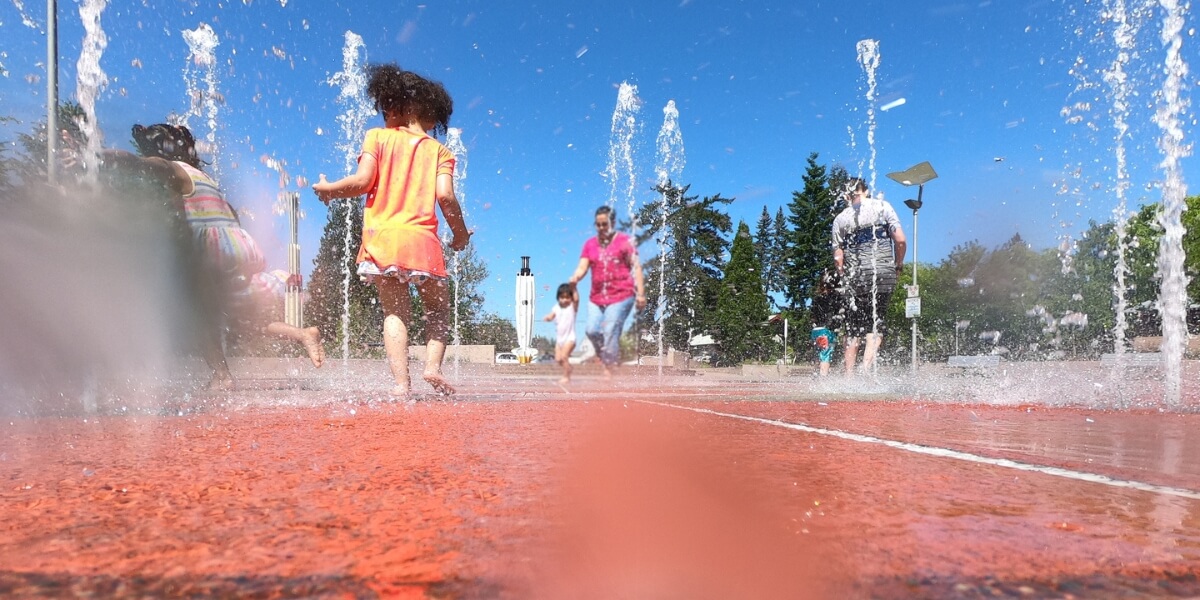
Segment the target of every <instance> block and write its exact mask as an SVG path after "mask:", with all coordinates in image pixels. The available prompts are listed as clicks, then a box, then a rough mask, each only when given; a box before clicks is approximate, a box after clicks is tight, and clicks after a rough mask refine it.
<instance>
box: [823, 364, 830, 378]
mask: <svg viewBox="0 0 1200 600" xmlns="http://www.w3.org/2000/svg"><path fill="white" fill-rule="evenodd" d="M828 374H829V362H828V361H821V377H824V376H826V375H828Z"/></svg>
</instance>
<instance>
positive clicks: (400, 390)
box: [388, 385, 412, 400]
mask: <svg viewBox="0 0 1200 600" xmlns="http://www.w3.org/2000/svg"><path fill="white" fill-rule="evenodd" d="M388 395H389V396H391V397H392V399H393V400H408V399H409V398H410V397H412V394H411V393H409V391H408V386H406V385H398V386H396V387H394V388H392V391H390V392H388Z"/></svg>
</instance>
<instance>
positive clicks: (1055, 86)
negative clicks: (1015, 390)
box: [0, 0, 1200, 335]
mask: <svg viewBox="0 0 1200 600" xmlns="http://www.w3.org/2000/svg"><path fill="white" fill-rule="evenodd" d="M149 4H151V3H143V2H128V1H114V2H111V3H110V5H109V6H108V7H107V8H106V10H105V11H104V12H103V15H102V19H101V24H102V27H103V29H104V30H105V32H106V33H107V35H108V38H109V42H108V47H107V49H106V50H105V52H104V54H103V57H102V58H101V61H100V64H101V67H102V68H103V69H104V70H105V72H106V73H107V75H108V77H109V79H110V83H109V85H108V86H107V88H105V89H104V91H103V92H102V94H101V96H100V99H99V101H98V105H97V114H98V121H99V124H100V126H101V128H102V130H103V133H104V136H105V139H106V143H107V144H108V145H110V146H118V147H126V148H127V147H128V138H129V135H128V131H129V128H130V126H131V125H132V124H134V123H151V122H159V121H163V120H165V119H166V116H167V115H168V114H170V113H172V112H176V113H182V112H184V111H186V109H187V106H188V99H187V94H186V88H185V80H184V70H185V68H186V67H187V64H188V61H187V56H188V46H187V44H186V43H185V41H184V39H183V37H182V34H181V33H182V31H184V30H187V29H195V28H196V27H197V26H199V25H200V24H202V23H206V24H209V25H210V26H211V27H212V28H213V29H214V30H215V31H216V33H217V35H218V36H219V40H220V45H219V46H218V47H217V48H216V50H215V55H216V58H217V63H218V65H219V67H218V69H217V89H218V90H219V92H220V94H221V95H222V96H223V98H224V103H223V104H222V105H221V106H220V108H219V110H218V116H217V122H218V127H217V130H216V134H215V135H216V137H217V142H218V144H219V145H220V146H221V148H222V149H223V154H222V155H221V157H220V159H219V161H218V164H217V167H218V168H219V170H220V171H221V174H222V177H223V180H224V181H223V183H224V185H225V186H226V188H227V189H228V193H229V196H230V200H231V201H232V202H233V203H234V204H235V205H236V206H238V207H239V208H241V209H242V210H243V211H244V212H246V213H248V214H249V215H250V216H251V217H252V219H251V222H250V223H249V228H250V229H251V230H252V231H253V232H254V233H255V234H256V236H257V237H258V239H259V241H260V243H261V244H262V245H263V246H264V248H265V249H266V251H267V253H268V255H269V257H270V259H271V262H272V264H273V265H272V266H275V267H285V266H286V254H285V247H284V244H285V243H286V236H287V224H286V223H285V222H284V219H283V218H282V217H278V216H275V215H274V214H272V212H271V206H272V204H273V202H274V199H275V197H276V194H277V193H278V192H279V191H280V189H281V186H280V180H279V177H278V175H277V174H275V173H274V172H272V171H271V170H269V169H268V168H266V166H264V164H263V162H262V158H263V157H264V156H269V157H272V158H274V159H277V160H281V161H285V162H286V164H287V166H286V170H287V171H288V173H289V174H290V175H291V176H292V179H291V181H289V182H286V185H284V186H283V188H284V189H287V190H296V189H300V190H301V191H302V192H303V195H302V205H303V208H304V210H305V212H306V219H305V220H304V222H303V223H302V226H301V229H302V237H301V243H302V247H303V250H302V263H303V265H304V269H305V270H306V271H307V270H308V269H310V268H311V263H312V257H313V256H314V254H315V252H316V248H317V243H318V240H319V238H320V234H321V230H322V227H323V226H324V223H325V215H326V209H325V208H324V207H323V206H322V205H321V204H320V203H318V202H317V201H316V199H315V197H314V196H313V195H312V194H311V192H310V191H308V190H307V189H306V188H301V187H299V186H298V185H297V183H296V181H297V180H296V176H303V177H306V178H307V179H308V180H310V181H312V180H315V179H316V177H317V175H318V174H319V173H326V174H328V175H329V176H330V177H331V178H333V177H335V176H340V175H341V174H343V173H344V172H345V166H344V164H345V156H344V154H343V153H342V152H340V151H339V150H337V149H336V144H337V143H338V142H339V134H338V124H337V120H336V119H337V116H338V114H339V112H340V111H341V110H342V108H341V107H340V106H339V105H338V104H337V103H336V101H335V99H336V97H337V93H338V90H337V88H335V87H333V86H331V85H329V84H328V83H327V81H328V79H329V77H330V76H331V75H332V74H333V73H335V72H337V71H339V70H340V69H341V61H342V47H343V44H344V36H345V33H346V32H347V31H353V32H355V33H357V34H359V35H361V36H362V37H363V38H364V41H365V48H366V52H367V60H369V61H372V62H382V61H395V62H397V63H399V64H400V65H401V66H403V67H405V68H408V69H412V70H415V71H418V72H421V73H423V74H426V75H428V76H430V77H433V78H435V79H439V80H441V81H442V82H443V83H444V84H445V85H446V87H447V88H448V89H449V91H450V92H451V94H452V95H453V97H454V99H455V113H454V116H453V118H452V122H451V125H452V126H454V127H458V128H461V129H462V130H463V139H464V142H465V143H466V146H467V151H468V165H469V168H468V172H467V178H466V180H465V182H464V185H463V187H462V189H461V190H460V195H461V196H462V199H463V201H464V204H465V207H466V209H467V213H468V222H469V226H470V227H472V228H473V229H474V230H475V231H476V237H475V241H476V243H477V246H478V250H479V254H480V256H482V257H483V258H484V259H485V260H486V261H487V263H488V266H489V268H490V269H491V273H492V275H491V277H490V279H489V281H488V283H487V284H486V286H485V289H484V291H485V294H486V298H487V300H486V308H487V309H488V310H490V311H494V312H497V313H499V314H501V315H503V316H509V317H511V314H512V304H513V287H514V277H515V275H516V272H517V270H518V268H519V264H520V263H519V257H520V256H521V255H530V256H532V257H533V266H534V270H535V274H536V276H537V277H538V289H539V292H541V293H543V294H544V296H543V297H540V298H539V313H542V312H544V311H543V310H542V309H543V308H545V309H548V308H549V306H550V302H551V301H552V300H551V299H550V296H551V295H552V293H553V292H552V290H553V289H554V287H555V286H556V285H557V284H558V283H560V282H562V281H564V280H565V279H566V278H567V277H568V276H569V275H570V273H571V271H572V269H573V267H574V265H575V263H576V262H577V260H578V255H579V251H580V248H581V247H582V245H583V242H584V240H585V239H586V238H587V237H588V236H589V235H591V234H592V233H593V231H592V228H591V215H592V211H593V209H594V208H595V207H596V206H599V205H600V204H602V203H604V202H606V201H607V199H608V195H609V184H608V182H607V181H606V180H605V179H604V178H603V177H602V175H601V173H602V171H604V169H605V166H606V162H607V156H608V146H609V137H610V125H611V117H612V113H613V109H614V106H615V103H616V97H617V86H618V85H619V84H620V83H622V82H629V83H630V84H633V85H636V86H637V87H638V95H639V98H640V99H641V101H642V108H641V111H640V114H639V121H640V122H641V123H642V127H643V131H642V133H641V135H640V137H639V138H638V142H639V145H638V147H637V148H636V149H635V152H636V157H637V170H638V176H639V178H640V179H641V180H642V181H643V182H644V185H641V186H640V191H639V195H638V196H637V197H636V198H635V199H634V201H635V202H636V203H637V204H640V203H642V202H645V201H649V200H651V199H652V198H651V195H652V192H651V191H650V188H651V186H652V185H653V179H654V172H653V167H654V164H655V157H654V138H655V135H656V134H657V132H658V130H659V127H660V126H661V125H662V119H663V113H662V108H663V107H664V105H666V103H667V102H668V101H669V100H674V101H675V103H676V105H677V107H678V109H679V112H680V118H679V123H680V128H681V129H682V133H683V139H684V146H685V151H686V158H687V164H686V167H685V169H684V171H683V175H682V177H681V180H682V181H683V182H684V183H688V184H691V186H692V187H691V191H692V193H696V194H701V195H711V194H716V193H720V194H722V195H724V196H726V197H732V198H735V199H736V201H735V202H734V203H733V204H732V205H731V207H730V212H731V213H732V215H733V217H734V218H735V221H736V220H737V219H742V220H745V221H747V222H749V223H750V224H751V225H752V226H753V222H754V221H755V220H756V219H757V218H758V216H759V214H760V213H761V211H762V208H763V206H764V205H765V206H767V207H768V209H769V210H770V211H771V213H772V214H774V212H775V211H776V209H777V208H778V207H780V206H784V205H786V203H787V202H788V201H789V199H790V197H791V193H792V191H793V190H796V189H799V188H800V187H801V186H802V182H801V176H802V174H803V172H804V166H805V159H806V157H807V156H808V154H809V153H810V152H814V151H815V152H819V153H820V155H821V156H820V160H821V162H822V163H826V164H835V163H836V164H841V165H843V166H845V167H846V168H847V169H848V170H849V171H851V172H852V173H861V174H862V175H864V176H865V177H866V178H868V179H870V178H871V176H872V174H871V172H870V169H869V160H870V157H871V151H870V146H869V144H868V125H867V123H868V117H867V113H868V110H867V108H868V103H867V100H866V93H867V81H866V77H865V75H864V72H863V69H862V68H861V66H860V65H859V64H858V61H857V58H856V50H855V45H856V44H857V43H858V42H859V41H860V40H864V39H874V40H878V41H879V47H880V51H879V54H880V66H879V68H878V71H877V81H878V87H877V100H876V104H875V106H876V109H878V108H879V107H881V106H883V105H885V104H888V103H891V102H893V101H896V100H898V99H901V98H903V99H904V101H905V102H904V104H903V105H900V106H897V107H895V108H892V109H890V110H887V111H880V110H876V112H875V115H876V128H875V143H874V149H875V156H876V172H877V174H876V175H875V180H876V182H877V186H876V187H877V189H878V190H879V191H881V192H882V193H883V194H884V196H885V197H886V198H887V199H889V200H891V201H893V203H894V204H896V205H898V206H899V205H900V201H901V200H903V199H904V198H906V197H909V196H910V194H909V192H908V190H906V189H905V188H903V187H901V186H899V185H897V184H895V183H893V182H891V181H889V180H887V179H886V178H885V177H884V174H885V173H887V172H890V171H898V170H902V169H904V168H906V167H908V166H910V165H913V164H915V163H918V162H921V161H926V160H927V161H930V162H931V163H932V164H933V166H934V168H935V169H936V170H937V171H938V173H939V174H940V178H939V179H937V180H935V181H933V182H931V183H930V184H928V185H927V186H926V193H925V202H926V204H925V206H926V207H925V208H924V209H923V210H922V211H921V221H920V225H921V229H920V253H921V254H920V258H921V259H922V261H923V262H925V261H936V260H937V259H939V258H941V257H943V256H945V254H946V253H947V252H948V251H949V250H950V249H951V248H952V247H953V246H955V245H956V244H959V243H962V242H966V241H969V240H972V239H975V240H979V241H980V242H982V243H984V244H986V245H989V246H993V245H995V244H998V243H1000V242H1003V241H1004V240H1006V239H1008V238H1009V237H1011V236H1012V235H1013V234H1014V233H1018V232H1019V233H1020V234H1021V235H1022V236H1023V237H1024V238H1025V239H1027V240H1028V241H1030V242H1031V243H1033V244H1034V245H1035V246H1036V247H1050V246H1055V245H1058V244H1059V242H1060V238H1061V237H1063V236H1066V235H1070V234H1075V233H1078V232H1079V231H1080V230H1082V229H1083V228H1084V227H1085V226H1086V222H1087V220H1088V219H1089V218H1096V219H1106V218H1108V216H1109V214H1110V212H1111V210H1112V209H1113V207H1114V206H1115V200H1114V199H1113V195H1112V192H1111V189H1112V185H1113V175H1112V169H1113V164H1114V158H1113V156H1114V152H1113V147H1114V143H1113V133H1112V131H1111V127H1112V119H1111V118H1110V117H1109V116H1108V105H1107V102H1108V100H1106V99H1105V98H1106V94H1105V93H1104V92H1105V90H1104V88H1103V87H1102V86H1101V87H1096V84H1102V82H1101V81H1100V79H1099V76H1098V72H1097V70H1098V69H1100V68H1102V67H1104V66H1105V65H1107V64H1108V62H1109V61H1111V59H1112V49H1111V46H1112V45H1111V43H1109V42H1107V41H1105V40H1104V39H1101V38H1099V37H1098V36H1102V35H1103V34H1105V33H1106V32H1109V31H1110V29H1111V26H1110V25H1109V24H1108V23H1107V22H1106V21H1105V20H1104V19H1102V18H1101V17H1100V15H1101V6H1100V4H1101V3H1099V2H1096V1H1092V2H1084V1H1083V0H1075V1H1068V2H1057V1H1056V2H1049V1H1041V0H1036V1H1031V2H1018V1H1015V0H1005V1H1003V2H1001V1H994V0H993V1H989V0H983V1H979V0H973V1H967V2H958V1H951V2H930V3H919V4H916V3H903V2H887V1H880V2H858V1H853V0H851V1H841V2H804V3H798V2H791V1H777V0H756V1H753V2H750V1H747V2H733V1H729V0H724V1H721V2H717V1H714V0H671V1H669V2H660V1H657V0H650V1H647V0H640V1H636V2H634V1H628V0H613V1H611V2H601V3H597V2H575V1H555V2H544V3H543V2H520V3H517V2H482V1H479V2H476V1H461V2H458V1H449V2H428V3H418V2H408V1H396V0H389V1H387V2H382V1H372V0H356V1H354V2H337V1H328V0H323V1H322V2H319V3H318V2H308V1H305V0H290V1H289V0H241V1H226V2H207V1H191V2H186V1H185V2H171V3H166V4H165V5H163V4H162V3H153V4H154V6H152V7H151V6H149ZM801 5H802V6H801ZM918 5H919V6H920V8H913V6H918ZM44 6H45V5H44V3H36V2H25V3H24V4H18V3H17V2H14V1H13V0H5V1H3V2H0V34H2V35H0V65H2V67H3V68H2V70H3V71H4V73H5V75H4V76H3V77H2V78H0V97H3V98H4V102H3V105H4V109H3V111H2V112H3V113H4V114H7V115H9V116H15V117H18V118H20V119H22V120H23V121H24V122H25V123H29V122H32V121H35V120H37V119H40V118H41V117H42V115H43V114H44V105H45V83H44V77H45V49H44V47H45V46H44V44H45V38H44V29H43V28H44V24H45V15H44V14H43V12H44V10H45V8H44ZM78 8H79V5H78V4H77V3H75V2H66V1H64V2H61V3H60V44H61V46H60V53H61V57H62V58H61V63H62V64H61V73H62V74H61V76H60V77H61V81H62V96H63V97H64V98H69V97H72V96H73V94H74V90H75V61H76V59H77V58H78V56H79V52H80V46H81V40H82V39H83V35H84V32H83V27H82V25H81V23H80V19H79V16H78ZM22 13H24V15H22ZM23 16H24V17H27V18H28V19H23ZM24 20H30V21H32V22H33V23H34V26H32V27H31V26H28V25H26V24H24V23H23V21H24ZM1192 26H1193V25H1192V24H1191V23H1189V24H1188V25H1187V26H1185V28H1184V30H1185V31H1188V29H1189V28H1191V27H1192ZM1159 27H1160V25H1159V16H1158V15H1157V14H1155V15H1152V16H1151V17H1150V18H1148V19H1147V20H1146V21H1145V26H1144V29H1143V31H1142V34H1141V35H1140V37H1139V47H1140V49H1141V51H1140V54H1139V55H1138V57H1137V59H1136V60H1135V61H1134V62H1133V63H1132V65H1131V67H1130V69H1131V77H1132V80H1133V81H1134V82H1135V85H1136V87H1137V90H1138V91H1139V93H1140V95H1139V96H1138V97H1137V101H1136V102H1135V103H1134V107H1133V109H1132V111H1131V115H1130V122H1131V124H1132V126H1133V128H1132V130H1131V133H1130V137H1129V139H1128V141H1127V144H1128V148H1129V153H1130V159H1129V160H1130V169H1131V172H1132V180H1133V182H1134V186H1133V188H1132V191H1131V195H1130V202H1131V204H1132V205H1137V204H1140V203H1145V202H1151V201H1155V200H1157V199H1158V198H1159V195H1160V192H1159V191H1158V190H1157V189H1156V188H1154V182H1155V180H1156V179H1157V178H1159V177H1161V175H1160V173H1159V171H1158V170H1157V167H1156V164H1157V161H1158V160H1159V159H1160V157H1159V153H1158V151H1157V150H1156V147H1155V142H1156V141H1157V139H1158V136H1159V130H1158V128H1157V126H1155V125H1154V123H1153V121H1152V120H1151V115H1152V114H1153V112H1152V111H1153V109H1154V108H1155V105H1154V102H1155V97H1154V94H1153V91H1154V90H1155V89H1156V88H1157V86H1159V85H1160V83H1161V82H1160V81H1158V79H1157V78H1158V77H1159V76H1160V75H1159V72H1160V71H1161V64H1162V61H1163V56H1164V55H1165V51H1164V50H1163V49H1162V48H1161V45H1160V44H1159V43H1158V41H1157V35H1158V30H1159ZM1183 52H1184V57H1185V60H1187V61H1188V62H1189V64H1191V65H1193V66H1195V65H1197V64H1200V62H1198V61H1197V60H1196V58H1197V56H1196V49H1195V46H1194V38H1193V37H1191V36H1190V35H1189V36H1185V38H1184V46H1183ZM1186 115H1187V117H1186V119H1185V123H1186V126H1185V127H1186V131H1185V135H1186V140H1188V141H1190V140H1192V139H1194V136H1193V130H1194V124H1193V123H1192V120H1193V118H1194V110H1192V108H1190V107H1189V108H1188V109H1187V110H1186ZM1073 117H1078V119H1075V118H1073ZM380 122H381V121H380V120H379V119H375V120H373V121H371V123H370V125H371V126H375V125H378V124H379V123H380ZM191 124H192V126H193V129H195V130H197V131H198V133H203V132H204V130H205V129H204V126H203V121H201V120H198V119H193V120H192V121H191ZM21 127H22V126H21V125H15V126H11V125H10V126H7V127H6V128H5V129H4V130H3V132H4V133H5V134H6V135H5V136H4V138H5V139H8V138H11V131H13V130H14V129H20V128H21ZM355 143H356V144H357V142H355ZM998 159H1002V160H998ZM1194 165H1195V159H1187V160H1186V161H1185V163H1184V166H1185V174H1186V173H1187V172H1188V169H1189V168H1190V167H1192V166H1194ZM625 206H627V200H624V199H622V200H621V201H619V202H618V207H620V208H624V207H625ZM622 212H623V213H624V211H622ZM900 213H901V215H902V221H903V223H904V224H905V226H906V227H909V226H911V219H912V216H911V213H909V212H907V211H906V210H905V209H904V208H903V206H900ZM654 251H655V250H654V249H653V248H651V247H649V246H648V247H646V248H644V249H643V253H642V255H643V258H648V257H649V256H651V255H652V254H653V253H654ZM538 333H540V334H544V335H553V326H552V324H539V328H538Z"/></svg>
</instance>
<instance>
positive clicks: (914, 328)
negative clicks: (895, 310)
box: [912, 185, 925, 373]
mask: <svg viewBox="0 0 1200 600" xmlns="http://www.w3.org/2000/svg"><path fill="white" fill-rule="evenodd" d="M924 191H925V186H924V185H919V186H917V203H918V206H919V205H920V202H921V196H922V193H923V192H924ZM918 210H919V209H916V208H914V209H913V263H912V265H913V271H912V279H913V280H912V284H913V289H914V290H917V294H918V295H917V298H920V288H919V287H918V286H917V211H918ZM912 370H913V373H916V372H917V317H916V316H913V320H912Z"/></svg>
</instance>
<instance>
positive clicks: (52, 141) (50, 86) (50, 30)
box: [46, 0, 58, 185]
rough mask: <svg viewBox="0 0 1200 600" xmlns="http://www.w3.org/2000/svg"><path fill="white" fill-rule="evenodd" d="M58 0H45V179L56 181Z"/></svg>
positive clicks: (51, 183)
mask: <svg viewBox="0 0 1200 600" xmlns="http://www.w3.org/2000/svg"><path fill="white" fill-rule="evenodd" d="M56 154H58V0H46V179H47V183H48V184H50V185H54V184H56V183H58V161H57V157H56V156H55V155H56Z"/></svg>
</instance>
